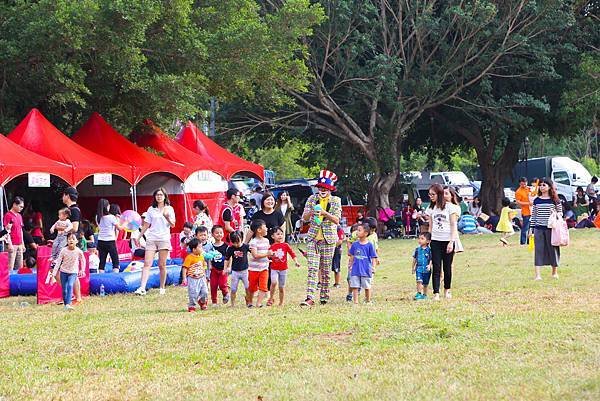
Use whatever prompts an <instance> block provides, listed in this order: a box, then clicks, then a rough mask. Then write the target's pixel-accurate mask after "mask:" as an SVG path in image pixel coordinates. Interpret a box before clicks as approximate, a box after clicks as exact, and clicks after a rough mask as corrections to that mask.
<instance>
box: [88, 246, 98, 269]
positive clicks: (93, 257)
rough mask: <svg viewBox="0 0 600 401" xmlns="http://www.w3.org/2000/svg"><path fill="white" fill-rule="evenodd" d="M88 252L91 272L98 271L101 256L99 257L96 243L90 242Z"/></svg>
mask: <svg viewBox="0 0 600 401" xmlns="http://www.w3.org/2000/svg"><path fill="white" fill-rule="evenodd" d="M87 248H88V252H89V253H90V256H89V257H88V265H89V266H90V274H91V273H98V267H99V266H100V258H99V257H98V250H97V249H96V244H94V243H93V242H91V243H89V244H88V247H87Z"/></svg>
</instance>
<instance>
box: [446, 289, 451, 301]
mask: <svg viewBox="0 0 600 401" xmlns="http://www.w3.org/2000/svg"><path fill="white" fill-rule="evenodd" d="M446 299H452V293H451V292H450V290H448V291H446Z"/></svg>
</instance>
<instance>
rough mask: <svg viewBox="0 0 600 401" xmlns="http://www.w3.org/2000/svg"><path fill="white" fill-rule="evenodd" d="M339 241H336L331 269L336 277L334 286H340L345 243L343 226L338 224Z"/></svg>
mask: <svg viewBox="0 0 600 401" xmlns="http://www.w3.org/2000/svg"><path fill="white" fill-rule="evenodd" d="M337 235H338V242H336V243H335V250H334V251H333V260H332V262H331V271H332V272H333V276H334V278H335V282H334V284H333V288H340V278H341V277H340V276H341V273H340V272H341V271H342V244H343V243H344V238H345V237H346V235H345V234H344V229H343V228H342V226H340V225H338V226H337Z"/></svg>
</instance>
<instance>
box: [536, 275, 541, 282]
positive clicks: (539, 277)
mask: <svg viewBox="0 0 600 401" xmlns="http://www.w3.org/2000/svg"><path fill="white" fill-rule="evenodd" d="M534 280H535V281H542V276H537V277H536V278H534Z"/></svg>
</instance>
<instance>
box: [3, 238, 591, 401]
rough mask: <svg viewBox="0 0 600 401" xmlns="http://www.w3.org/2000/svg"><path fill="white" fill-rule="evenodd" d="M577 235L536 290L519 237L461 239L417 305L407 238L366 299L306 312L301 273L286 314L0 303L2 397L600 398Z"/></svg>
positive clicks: (150, 301) (174, 296) (98, 301)
mask: <svg viewBox="0 0 600 401" xmlns="http://www.w3.org/2000/svg"><path fill="white" fill-rule="evenodd" d="M571 235H572V237H571V239H572V245H571V246H569V247H567V248H564V249H563V258H562V266H561V268H560V269H559V273H560V279H559V280H553V279H551V278H550V272H549V268H548V269H547V270H545V271H544V272H543V277H544V280H543V281H541V282H535V281H533V280H532V278H533V266H532V255H531V253H529V252H528V251H527V249H526V248H523V247H519V246H517V245H514V243H515V242H516V241H518V239H517V238H516V236H515V237H513V238H511V241H512V243H513V245H512V246H511V247H509V248H501V247H499V246H498V237H497V236H478V237H463V243H464V245H465V249H466V252H465V253H463V254H460V255H458V257H457V258H456V259H455V270H454V290H453V295H454V299H452V300H450V301H440V302H432V301H422V302H415V301H412V296H413V294H414V278H413V276H412V275H411V273H410V262H411V255H412V251H413V249H414V247H415V246H416V242H415V241H412V240H387V241H386V240H382V241H381V256H382V259H383V264H382V266H381V267H380V269H379V270H378V272H377V276H376V279H375V284H374V300H375V303H374V304H371V305H362V304H361V305H359V306H352V305H348V304H346V303H345V301H344V295H345V290H344V289H339V290H334V291H333V294H332V296H333V301H332V303H331V304H330V305H327V306H326V307H314V308H313V309H310V310H305V309H301V308H300V307H299V306H297V305H298V302H299V301H301V300H302V299H303V295H304V292H303V289H304V285H305V278H306V274H305V268H302V269H296V268H292V271H291V278H290V280H289V288H288V291H289V297H288V300H289V303H288V305H287V306H285V307H283V308H278V307H272V308H268V309H267V308H263V309H259V310H247V309H245V308H244V307H241V306H240V307H236V308H235V309H231V308H218V309H209V310H208V311H206V312H196V313H187V312H186V311H185V308H186V302H187V296H186V290H185V289H184V288H170V289H169V290H168V291H167V295H166V296H163V297H159V296H158V294H157V291H151V292H150V293H149V295H148V296H146V297H145V298H137V297H134V296H133V295H125V296H120V295H119V296H110V297H107V298H99V297H91V298H89V299H87V300H86V301H85V302H84V304H83V305H81V306H79V307H78V308H77V310H76V311H75V312H72V313H65V312H63V310H62V307H60V306H56V305H44V306H34V305H33V303H34V302H35V299H34V298H7V299H3V300H0V329H1V333H0V348H1V350H2V351H1V353H0V372H1V373H0V400H2V401H6V400H11V401H12V400H187V399H198V400H217V399H221V400H222V399H231V400H265V401H267V400H344V401H349V400H425V399H426V400H599V399H600V295H599V294H600V280H598V271H599V269H600V252H599V251H598V244H599V243H600V230H595V231H578V232H573V231H572V234H571ZM303 262H304V263H303V265H305V264H306V263H305V261H303ZM343 265H345V258H344V261H343ZM344 275H345V272H344ZM24 300H26V301H28V302H30V303H31V304H32V306H26V307H20V303H21V301H24Z"/></svg>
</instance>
